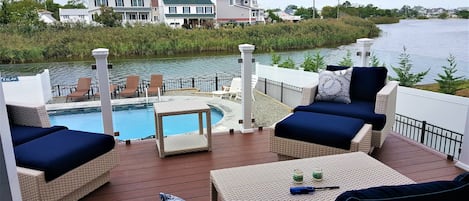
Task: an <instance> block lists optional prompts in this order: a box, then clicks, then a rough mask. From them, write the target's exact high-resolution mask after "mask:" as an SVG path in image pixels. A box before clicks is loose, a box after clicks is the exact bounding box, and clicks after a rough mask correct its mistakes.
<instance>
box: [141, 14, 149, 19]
mask: <svg viewBox="0 0 469 201" xmlns="http://www.w3.org/2000/svg"><path fill="white" fill-rule="evenodd" d="M140 19H141V20H147V19H148V15H147V14H141V15H140Z"/></svg>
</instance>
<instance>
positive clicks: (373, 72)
mask: <svg viewBox="0 0 469 201" xmlns="http://www.w3.org/2000/svg"><path fill="white" fill-rule="evenodd" d="M387 75H388V69H386V68H384V67H353V71H352V81H351V82H350V97H351V99H352V100H363V101H372V102H375V101H376V94H377V93H378V92H379V90H381V89H382V88H383V87H384V85H385V84H386V78H387Z"/></svg>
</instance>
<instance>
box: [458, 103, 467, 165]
mask: <svg viewBox="0 0 469 201" xmlns="http://www.w3.org/2000/svg"><path fill="white" fill-rule="evenodd" d="M456 166H457V167H459V168H461V169H463V170H466V171H469V107H467V117H466V128H465V131H464V136H463V139H462V145H461V155H460V156H459V161H458V162H456Z"/></svg>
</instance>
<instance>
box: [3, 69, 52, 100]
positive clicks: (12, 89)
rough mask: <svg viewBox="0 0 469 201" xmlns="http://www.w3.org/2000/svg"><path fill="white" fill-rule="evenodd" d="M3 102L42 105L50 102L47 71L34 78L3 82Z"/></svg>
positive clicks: (27, 77) (28, 77)
mask: <svg viewBox="0 0 469 201" xmlns="http://www.w3.org/2000/svg"><path fill="white" fill-rule="evenodd" d="M2 85H3V92H4V95H5V102H6V103H7V104H9V103H15V104H24V105H44V104H46V103H47V102H49V101H50V100H52V91H51V86H50V77H49V70H47V69H46V70H44V72H42V73H40V74H37V75H35V76H20V77H18V81H13V82H3V83H2Z"/></svg>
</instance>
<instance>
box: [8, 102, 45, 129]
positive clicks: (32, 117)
mask: <svg viewBox="0 0 469 201" xmlns="http://www.w3.org/2000/svg"><path fill="white" fill-rule="evenodd" d="M7 111H8V118H11V119H10V121H12V122H13V123H15V124H18V125H23V126H36V127H43V128H47V127H50V126H51V125H50V120H49V114H47V110H46V106H45V105H41V106H35V107H29V106H19V105H7Z"/></svg>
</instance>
